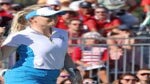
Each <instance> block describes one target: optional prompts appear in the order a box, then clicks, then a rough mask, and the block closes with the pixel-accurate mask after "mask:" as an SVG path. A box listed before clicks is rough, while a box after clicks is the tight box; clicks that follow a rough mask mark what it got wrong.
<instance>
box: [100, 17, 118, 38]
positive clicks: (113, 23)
mask: <svg viewBox="0 0 150 84" xmlns="http://www.w3.org/2000/svg"><path fill="white" fill-rule="evenodd" d="M97 24H98V28H99V29H98V31H99V30H102V29H105V28H110V27H113V26H116V25H120V24H121V20H120V19H119V18H116V17H113V18H111V19H110V21H106V20H103V21H98V20H97ZM111 30H112V29H108V30H105V31H104V32H103V33H104V36H105V34H107V33H108V32H109V31H111Z"/></svg>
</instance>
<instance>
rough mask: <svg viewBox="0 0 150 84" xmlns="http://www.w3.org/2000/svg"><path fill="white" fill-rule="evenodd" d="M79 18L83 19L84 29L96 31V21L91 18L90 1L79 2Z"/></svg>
mask: <svg viewBox="0 0 150 84" xmlns="http://www.w3.org/2000/svg"><path fill="white" fill-rule="evenodd" d="M78 13H79V19H80V20H82V21H83V24H84V29H86V30H87V31H96V29H97V23H96V21H95V19H94V18H93V15H94V14H93V9H92V4H91V3H90V2H86V1H84V2H81V3H80V4H79V10H78Z"/></svg>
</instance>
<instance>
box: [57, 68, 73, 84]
mask: <svg viewBox="0 0 150 84" xmlns="http://www.w3.org/2000/svg"><path fill="white" fill-rule="evenodd" d="M69 76H70V75H69V73H68V72H67V71H66V70H65V69H62V70H61V72H60V75H59V76H58V78H57V84H65V83H63V82H64V81H65V80H68V79H69Z"/></svg>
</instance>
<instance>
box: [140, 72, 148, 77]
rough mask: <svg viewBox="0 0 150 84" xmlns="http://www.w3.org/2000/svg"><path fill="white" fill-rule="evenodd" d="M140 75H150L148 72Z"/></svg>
mask: <svg viewBox="0 0 150 84" xmlns="http://www.w3.org/2000/svg"><path fill="white" fill-rule="evenodd" d="M140 75H141V76H145V75H150V73H141V74H140Z"/></svg>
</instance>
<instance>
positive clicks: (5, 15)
mask: <svg viewBox="0 0 150 84" xmlns="http://www.w3.org/2000/svg"><path fill="white" fill-rule="evenodd" d="M0 17H2V22H1V26H6V25H8V21H10V20H12V18H13V15H12V14H11V13H10V12H8V11H5V10H0Z"/></svg>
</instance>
